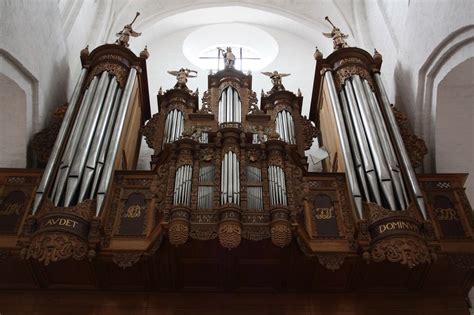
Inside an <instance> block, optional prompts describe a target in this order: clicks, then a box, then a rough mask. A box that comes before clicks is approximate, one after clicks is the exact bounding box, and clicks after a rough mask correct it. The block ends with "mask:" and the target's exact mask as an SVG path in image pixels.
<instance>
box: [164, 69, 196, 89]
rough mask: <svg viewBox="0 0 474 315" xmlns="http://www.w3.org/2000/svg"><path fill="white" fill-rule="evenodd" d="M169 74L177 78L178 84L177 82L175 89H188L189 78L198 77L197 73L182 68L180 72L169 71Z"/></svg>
mask: <svg viewBox="0 0 474 315" xmlns="http://www.w3.org/2000/svg"><path fill="white" fill-rule="evenodd" d="M168 73H169V74H171V75H174V76H176V80H177V81H178V82H176V84H175V86H174V88H175V89H187V88H188V87H187V86H186V83H187V82H188V78H195V77H197V71H195V70H191V69H188V68H181V69H179V70H178V71H168Z"/></svg>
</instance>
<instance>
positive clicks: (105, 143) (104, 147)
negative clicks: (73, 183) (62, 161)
mask: <svg viewBox="0 0 474 315" xmlns="http://www.w3.org/2000/svg"><path fill="white" fill-rule="evenodd" d="M121 96H122V89H121V88H118V90H117V95H116V96H115V100H114V104H113V105H112V113H111V115H110V119H109V122H108V123H107V131H106V133H105V136H104V140H103V142H102V144H101V147H100V154H99V158H98V160H97V166H96V171H95V174H94V181H93V184H92V189H91V194H90V195H91V196H92V197H95V194H96V192H97V186H98V185H99V181H100V178H101V176H102V168H103V167H104V163H105V158H106V154H107V148H108V147H109V143H110V137H111V136H112V132H113V130H114V127H115V119H116V117H117V112H118V107H119V103H120V100H121Z"/></svg>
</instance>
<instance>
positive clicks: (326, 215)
mask: <svg viewBox="0 0 474 315" xmlns="http://www.w3.org/2000/svg"><path fill="white" fill-rule="evenodd" d="M333 212H334V208H333V207H330V208H316V214H315V217H316V219H320V220H329V219H332V218H333V217H334V214H333Z"/></svg>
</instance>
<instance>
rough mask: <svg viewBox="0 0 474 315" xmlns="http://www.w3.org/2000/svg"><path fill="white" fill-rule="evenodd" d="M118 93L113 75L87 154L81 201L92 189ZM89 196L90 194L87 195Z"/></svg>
mask: <svg viewBox="0 0 474 315" xmlns="http://www.w3.org/2000/svg"><path fill="white" fill-rule="evenodd" d="M117 94H118V83H117V80H115V79H114V78H113V77H112V79H111V80H110V84H109V87H108V90H107V96H106V98H105V101H104V107H103V109H102V112H101V113H100V118H99V121H98V123H97V127H96V130H95V132H94V138H93V140H92V144H91V149H90V151H89V154H88V156H87V160H86V167H85V169H84V174H83V179H82V183H81V188H80V191H79V202H81V201H83V200H84V199H86V194H87V192H88V190H89V189H90V186H91V184H92V181H93V179H94V173H95V171H96V165H97V160H98V157H99V154H100V149H101V146H102V144H103V141H104V138H105V133H106V129H107V123H108V120H109V117H110V114H111V112H112V105H113V102H114V98H115V97H116V95H117ZM87 197H89V195H87Z"/></svg>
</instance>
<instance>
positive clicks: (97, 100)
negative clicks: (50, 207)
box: [64, 71, 115, 207]
mask: <svg viewBox="0 0 474 315" xmlns="http://www.w3.org/2000/svg"><path fill="white" fill-rule="evenodd" d="M109 85H110V76H109V73H108V72H107V71H104V72H103V73H102V75H101V77H100V81H99V86H98V88H97V92H96V94H95V95H94V99H93V101H92V105H91V109H90V111H89V115H88V116H87V119H86V123H85V125H84V129H83V130H82V134H81V138H80V140H79V144H78V147H79V150H77V152H76V154H75V156H74V159H73V162H72V165H71V170H70V173H69V176H68V180H67V186H66V195H65V199H64V206H65V207H69V206H71V204H72V203H73V202H74V198H75V196H76V195H77V192H78V188H79V183H80V181H81V179H82V174H83V171H84V167H85V164H86V160H87V154H88V153H89V150H90V149H91V144H92V139H93V137H94V132H95V129H96V127H97V122H98V120H99V115H100V112H101V110H102V108H103V106H104V97H105V94H106V92H107V88H108V87H109ZM114 92H115V91H114Z"/></svg>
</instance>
